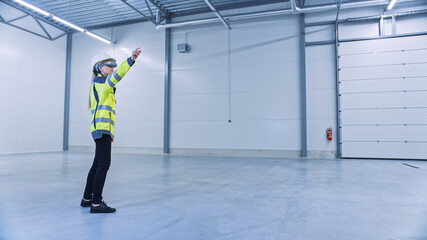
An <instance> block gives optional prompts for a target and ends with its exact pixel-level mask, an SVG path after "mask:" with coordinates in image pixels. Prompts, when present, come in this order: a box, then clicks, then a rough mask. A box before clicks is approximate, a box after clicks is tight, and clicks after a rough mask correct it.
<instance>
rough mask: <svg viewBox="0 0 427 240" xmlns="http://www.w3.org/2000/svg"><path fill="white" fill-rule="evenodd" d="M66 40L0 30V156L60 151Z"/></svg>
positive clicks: (9, 29)
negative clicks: (0, 74) (4, 154)
mask: <svg viewBox="0 0 427 240" xmlns="http://www.w3.org/2000/svg"><path fill="white" fill-rule="evenodd" d="M65 52H66V37H62V38H59V39H57V40H55V41H49V40H46V39H43V38H41V37H38V36H35V35H32V34H30V33H27V32H24V31H22V30H19V29H15V28H12V27H10V26H7V25H5V24H0V65H1V66H3V67H5V69H7V71H3V72H2V78H0V85H1V86H2V87H1V89H0V101H1V102H3V103H6V104H5V106H4V107H3V108H4V109H3V112H4V113H5V117H2V118H0V126H1V127H0V134H1V136H2V137H1V139H0V154H1V153H18V152H40V151H60V150H62V134H63V115H64V86H65V85H64V83H65Z"/></svg>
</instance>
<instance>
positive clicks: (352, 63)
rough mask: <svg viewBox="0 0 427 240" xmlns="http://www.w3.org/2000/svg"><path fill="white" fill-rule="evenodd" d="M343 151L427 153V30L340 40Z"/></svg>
mask: <svg viewBox="0 0 427 240" xmlns="http://www.w3.org/2000/svg"><path fill="white" fill-rule="evenodd" d="M338 61H339V71H338V73H339V100H340V101H339V104H340V105H339V115H340V119H341V121H340V127H341V130H342V131H341V135H340V149H341V155H342V157H354V158H404V159H427V36H414V37H402V38H390V39H377V40H368V41H358V42H346V43H341V44H340V45H339V58H338Z"/></svg>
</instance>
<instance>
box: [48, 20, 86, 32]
mask: <svg viewBox="0 0 427 240" xmlns="http://www.w3.org/2000/svg"><path fill="white" fill-rule="evenodd" d="M52 18H53V20H56V21H58V22H60V23H63V24H65V25H67V26H69V27H72V28H74V29H77V30H79V31H80V32H83V31H84V29H83V28H81V27H77V26H76V25H74V24H72V23H69V22H67V21H65V20H63V19H61V18H59V17H57V16H53V17H52Z"/></svg>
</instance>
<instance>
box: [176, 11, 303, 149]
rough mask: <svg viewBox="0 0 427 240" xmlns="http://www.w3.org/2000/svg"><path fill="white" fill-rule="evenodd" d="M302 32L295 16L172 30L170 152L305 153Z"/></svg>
mask: <svg viewBox="0 0 427 240" xmlns="http://www.w3.org/2000/svg"><path fill="white" fill-rule="evenodd" d="M298 32H299V28H298V18H297V17H295V16H276V17H271V18H264V19H262V20H259V19H250V20H240V21H233V30H232V31H230V32H228V31H227V30H225V29H224V28H223V27H221V28H214V29H211V30H210V31H207V29H204V28H203V27H196V26H192V27H185V28H179V29H173V30H172V46H173V48H172V49H173V51H172V74H171V76H172V78H171V83H172V86H171V89H172V101H171V120H172V122H171V148H172V149H173V148H182V149H252V150H265V149H267V150H293V151H295V150H300V141H301V139H300V132H299V131H300V128H299V126H300V123H299V121H300V120H299V119H300V99H299V59H300V58H299V50H298V45H299V34H298ZM228 34H230V35H228ZM186 41H187V42H188V44H189V45H190V46H191V50H190V53H185V54H180V53H177V51H176V49H175V47H176V44H178V43H184V42H186ZM229 52H230V55H228V54H229ZM229 60H230V62H229ZM229 93H230V94H231V95H230V96H229ZM229 101H231V102H229ZM230 104H231V105H230ZM230 107H231V108H230ZM230 114H231V115H230ZM229 117H231V122H230V123H229V122H228V120H229ZM287 136H292V137H287Z"/></svg>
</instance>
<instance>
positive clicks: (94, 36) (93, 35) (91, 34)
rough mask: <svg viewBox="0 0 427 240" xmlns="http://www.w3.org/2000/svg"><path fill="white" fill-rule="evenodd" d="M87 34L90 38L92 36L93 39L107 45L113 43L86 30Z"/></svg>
mask: <svg viewBox="0 0 427 240" xmlns="http://www.w3.org/2000/svg"><path fill="white" fill-rule="evenodd" d="M85 32H86V34H87V35H89V36H91V37H93V38H96V39H98V40H100V41H103V42H105V43H107V44H110V43H111V41H108V40H106V39H104V38H102V37H100V36H98V35H95V34H93V33H91V32H89V31H88V30H85Z"/></svg>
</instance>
